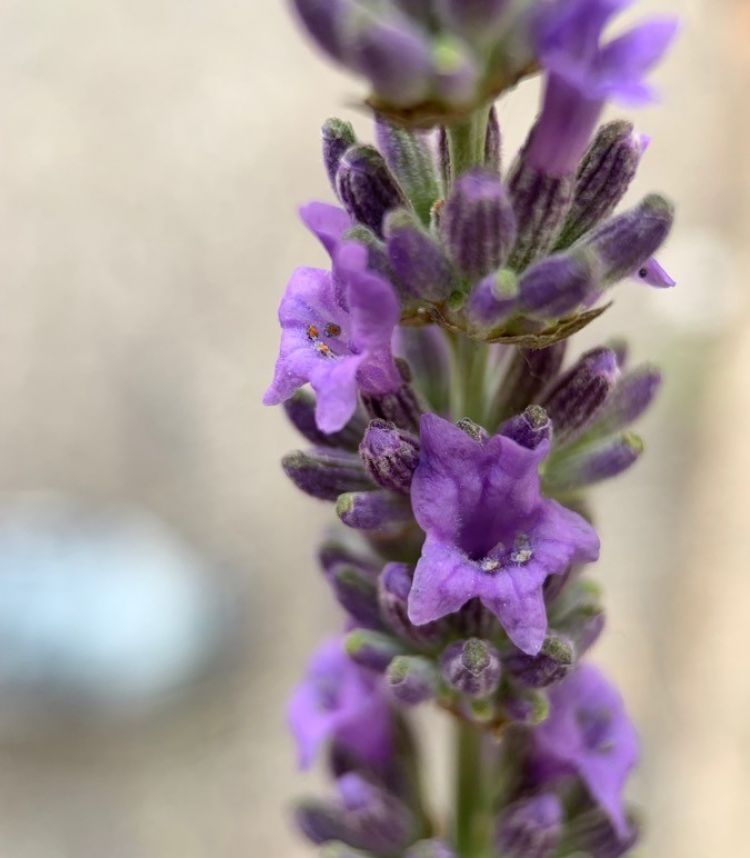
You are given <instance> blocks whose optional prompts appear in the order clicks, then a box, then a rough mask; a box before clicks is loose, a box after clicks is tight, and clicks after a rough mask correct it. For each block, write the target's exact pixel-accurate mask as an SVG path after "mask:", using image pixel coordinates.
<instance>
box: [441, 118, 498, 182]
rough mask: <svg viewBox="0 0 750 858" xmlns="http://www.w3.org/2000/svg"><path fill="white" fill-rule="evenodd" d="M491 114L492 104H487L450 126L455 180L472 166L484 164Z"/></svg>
mask: <svg viewBox="0 0 750 858" xmlns="http://www.w3.org/2000/svg"><path fill="white" fill-rule="evenodd" d="M489 114H490V105H485V106H484V107H480V108H479V110H476V111H474V113H472V114H471V116H470V117H469V118H468V119H465V120H463V121H462V122H457V123H456V124H455V125H450V126H449V127H448V129H447V130H448V145H449V149H450V158H451V172H452V175H453V179H454V180H455V179H457V178H458V177H459V176H460V175H461V174H462V173H465V172H466V171H467V170H471V168H472V167H478V166H481V165H482V164H484V146H485V141H486V138H487V120H488V118H489Z"/></svg>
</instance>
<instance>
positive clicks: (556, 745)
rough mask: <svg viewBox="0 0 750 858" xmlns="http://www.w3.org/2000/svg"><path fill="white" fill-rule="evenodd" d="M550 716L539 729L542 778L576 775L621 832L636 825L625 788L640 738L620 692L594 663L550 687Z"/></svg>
mask: <svg viewBox="0 0 750 858" xmlns="http://www.w3.org/2000/svg"><path fill="white" fill-rule="evenodd" d="M549 697H550V706H551V710H550V716H549V718H548V719H547V720H546V721H545V722H544V723H543V724H542V725H541V726H540V727H538V728H537V729H536V730H535V731H534V754H535V755H536V761H535V762H536V767H537V769H538V771H539V772H540V773H542V777H543V778H544V777H547V776H550V775H554V774H561V775H564V774H576V775H578V776H579V777H580V778H581V780H582V781H583V782H584V784H585V785H586V787H587V789H588V791H589V793H590V794H591V797H592V798H593V799H594V801H595V802H596V803H597V804H598V805H599V806H600V807H601V808H602V810H604V811H605V812H606V814H607V815H608V816H609V818H610V820H611V822H612V825H613V826H614V828H615V831H616V832H617V834H618V836H619V837H620V838H621V839H624V838H626V837H627V836H628V834H629V831H630V828H629V825H628V822H627V818H626V812H625V807H624V805H623V790H624V788H625V783H626V781H627V778H628V775H629V774H630V771H631V770H632V769H633V767H634V766H635V764H636V762H637V760H638V737H637V735H636V732H635V728H634V727H633V725H632V723H631V721H630V719H629V718H628V715H627V713H626V712H625V706H624V704H623V701H622V698H621V697H620V694H619V692H618V691H617V690H616V689H615V688H614V686H612V685H610V684H609V682H608V681H607V680H606V679H605V678H604V676H602V674H601V673H600V672H599V671H598V670H597V669H596V668H595V667H592V666H591V665H588V664H587V665H583V666H581V667H579V668H578V670H576V671H575V673H572V674H570V676H568V677H567V678H566V679H565V680H564V681H563V682H561V683H560V684H559V685H557V686H555V687H553V688H552V689H551V690H550V695H549Z"/></svg>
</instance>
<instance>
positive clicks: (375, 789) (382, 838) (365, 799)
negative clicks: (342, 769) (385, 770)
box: [337, 772, 414, 855]
mask: <svg viewBox="0 0 750 858" xmlns="http://www.w3.org/2000/svg"><path fill="white" fill-rule="evenodd" d="M337 787H338V791H339V796H340V799H341V803H342V806H343V809H344V813H345V819H346V822H347V826H348V827H349V828H350V829H351V835H349V836H348V837H347V838H345V842H348V843H350V844H351V845H352V846H355V847H357V848H361V849H365V850H367V851H368V852H375V853H377V854H378V855H381V854H384V853H385V854H386V855H393V854H400V853H401V852H403V850H404V849H405V848H406V846H407V844H408V843H409V842H410V840H411V839H412V831H413V829H414V818H413V816H412V814H411V811H410V810H409V809H408V808H407V807H406V806H405V805H404V804H403V802H401V800H400V799H398V798H397V797H396V796H395V795H392V794H391V793H389V792H386V790H385V789H383V788H382V787H380V786H377V785H376V784H374V783H371V782H370V781H369V780H367V779H366V778H364V777H363V776H362V775H361V774H358V773H357V772H349V773H347V774H345V775H343V776H342V777H340V778H339V780H338V782H337Z"/></svg>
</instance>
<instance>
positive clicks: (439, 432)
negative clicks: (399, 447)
mask: <svg viewBox="0 0 750 858" xmlns="http://www.w3.org/2000/svg"><path fill="white" fill-rule="evenodd" d="M548 450H549V442H548V441H543V442H542V443H541V444H540V445H539V446H538V447H537V448H536V449H534V450H529V449H525V448H524V447H522V446H520V445H519V444H518V443H516V442H515V441H512V440H511V439H510V438H505V437H503V436H502V435H496V436H495V437H494V438H490V439H489V440H487V441H485V442H482V441H481V440H476V439H474V438H471V437H469V436H468V435H467V434H466V433H464V432H463V431H461V429H458V428H457V427H455V426H453V425H452V424H451V423H449V422H448V421H446V420H443V419H441V418H440V417H437V416H436V415H434V414H427V415H425V416H424V417H423V418H422V424H421V456H420V462H419V466H418V468H417V470H416V473H415V474H414V479H413V482H412V505H413V508H414V514H415V517H416V519H417V521H418V523H419V525H420V526H421V527H422V529H423V530H424V531H425V532H426V534H427V539H426V541H425V544H424V547H423V549H422V556H421V558H420V560H419V563H418V564H417V568H416V572H415V575H414V585H413V587H412V590H411V593H410V595H409V618H410V619H411V621H412V622H413V623H415V624H417V625H422V624H424V623H428V622H431V621H433V620H437V619H439V618H440V617H443V616H445V615H447V614H450V613H453V612H454V611H457V610H459V609H460V608H461V607H462V606H463V605H465V604H466V603H467V602H468V601H469V600H470V599H473V598H479V599H480V600H481V601H482V603H483V604H484V605H485V606H486V607H487V608H488V609H489V610H490V611H492V612H493V613H494V614H495V615H496V616H497V617H498V619H499V620H500V622H501V624H502V625H503V627H504V629H505V630H506V632H507V633H508V635H509V637H510V638H511V640H512V641H513V643H515V644H516V646H517V647H518V648H519V649H521V650H523V651H524V652H527V653H529V654H531V655H535V654H536V653H538V652H539V650H540V649H541V647H542V644H543V642H544V636H545V632H546V629H547V616H546V611H545V606H544V597H543V592H542V587H543V585H544V582H545V580H546V578H547V576H548V575H550V574H558V573H561V572H564V571H565V569H566V568H567V567H568V566H569V565H570V564H571V563H573V562H577V561H593V560H596V558H597V556H598V551H599V540H598V538H597V536H596V533H595V532H594V530H593V528H592V527H591V526H590V525H589V524H588V523H587V522H586V521H584V519H582V518H581V517H580V516H579V515H577V514H576V513H573V512H571V511H570V510H568V509H565V507H563V506H561V505H560V504H558V503H556V502H555V501H551V500H548V499H546V498H544V497H542V495H541V492H540V487H539V473H538V469H539V464H540V462H541V461H542V459H544V457H545V456H546V455H547V452H548Z"/></svg>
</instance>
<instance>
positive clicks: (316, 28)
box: [293, 0, 354, 61]
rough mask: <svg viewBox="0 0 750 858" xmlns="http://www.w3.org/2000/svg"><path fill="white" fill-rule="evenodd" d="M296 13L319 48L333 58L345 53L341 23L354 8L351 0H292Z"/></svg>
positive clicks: (340, 56) (341, 57)
mask: <svg viewBox="0 0 750 858" xmlns="http://www.w3.org/2000/svg"><path fill="white" fill-rule="evenodd" d="M293 2H294V7H295V9H296V10H297V14H298V15H299V17H300V19H301V20H302V23H303V25H304V26H305V28H306V30H307V31H308V33H309V34H310V35H311V36H312V38H313V39H314V40H315V42H316V43H317V44H318V46H319V47H320V48H322V49H323V50H324V51H325V52H326V53H327V54H329V55H330V56H331V57H333V58H334V59H335V60H339V61H342V60H343V59H344V54H345V43H344V39H343V35H342V34H343V24H344V22H345V20H346V18H347V16H349V15H351V13H352V10H353V9H354V4H353V3H352V0H293Z"/></svg>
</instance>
